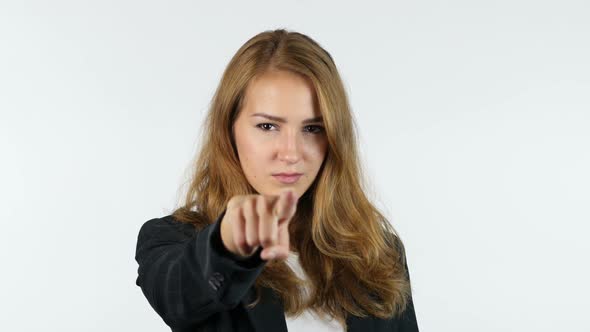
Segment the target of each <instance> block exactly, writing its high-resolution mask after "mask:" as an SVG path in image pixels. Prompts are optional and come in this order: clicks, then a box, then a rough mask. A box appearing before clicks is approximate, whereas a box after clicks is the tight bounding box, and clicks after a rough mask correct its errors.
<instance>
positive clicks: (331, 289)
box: [172, 29, 411, 326]
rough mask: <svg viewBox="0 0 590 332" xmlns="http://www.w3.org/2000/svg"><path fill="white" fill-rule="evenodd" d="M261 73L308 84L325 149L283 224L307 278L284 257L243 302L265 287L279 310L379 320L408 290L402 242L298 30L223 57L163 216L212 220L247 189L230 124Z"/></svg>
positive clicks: (337, 81) (320, 61)
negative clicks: (193, 152) (197, 138)
mask: <svg viewBox="0 0 590 332" xmlns="http://www.w3.org/2000/svg"><path fill="white" fill-rule="evenodd" d="M268 70H286V71H291V72H294V73H297V74H299V75H303V76H304V77H306V78H308V79H310V80H311V81H312V82H313V86H314V88H315V93H316V96H317V100H318V105H319V108H320V112H321V115H322V116H323V119H324V127H325V133H326V135H327V140H328V151H327V153H326V157H325V159H324V162H323V164H322V166H321V169H320V171H319V172H318V175H317V177H316V179H315V180H314V182H313V183H312V185H311V186H310V187H309V188H308V190H307V191H306V192H305V193H304V194H303V196H302V197H301V198H300V199H299V201H298V205H297V212H296V214H295V216H294V217H293V219H292V220H291V222H290V224H289V233H290V236H291V239H292V240H291V242H292V245H293V246H294V247H295V248H296V250H297V252H298V253H299V257H300V262H301V266H302V268H303V270H304V271H305V273H306V274H307V276H308V277H309V279H310V282H309V283H308V284H306V283H305V282H304V281H303V280H301V279H299V278H298V277H297V276H296V274H295V273H294V272H293V271H292V270H291V268H290V267H289V266H288V265H287V263H286V262H285V261H280V260H278V261H269V262H267V264H266V265H265V267H264V269H263V271H262V272H261V274H260V275H259V276H258V278H257V279H256V282H255V285H254V286H255V288H256V294H257V296H256V299H255V300H254V302H253V303H250V304H249V306H250V307H252V306H254V305H256V304H257V303H258V302H259V300H260V294H261V293H260V287H268V288H272V289H273V290H274V291H275V292H276V293H277V294H278V295H279V296H280V298H281V300H282V302H283V305H284V309H285V314H286V315H291V316H297V315H299V314H301V313H302V312H303V311H304V310H305V309H311V310H314V311H315V312H316V313H319V314H327V315H329V316H331V317H334V318H335V319H337V320H338V321H339V322H340V323H341V324H343V325H344V326H346V325H345V324H346V323H345V322H346V317H347V315H348V314H353V315H355V316H359V317H366V316H367V315H373V316H375V317H379V318H383V319H388V318H392V317H393V316H397V315H399V314H401V313H402V312H403V311H404V310H405V308H406V306H407V304H408V297H409V296H410V295H411V290H410V282H409V279H408V278H409V277H408V274H407V271H406V269H405V254H404V246H403V244H402V241H401V240H400V238H399V236H398V234H397V232H396V231H395V230H394V228H393V226H391V224H390V223H389V222H388V221H387V220H386V218H385V217H384V216H383V214H382V213H380V212H379V211H378V209H377V208H376V207H375V206H374V205H373V204H372V203H371V202H370V201H369V199H368V198H367V196H366V195H365V191H364V190H363V186H364V182H365V181H366V180H365V178H364V174H363V172H362V170H361V165H360V162H359V157H358V153H357V141H356V137H357V135H356V133H355V131H356V127H355V126H356V125H355V123H354V119H353V116H352V114H351V110H350V106H349V102H348V97H347V95H346V92H345V89H344V86H343V84H342V80H341V78H340V75H339V73H338V71H337V69H336V65H335V63H334V61H333V59H332V56H331V55H330V54H329V53H328V52H327V51H326V50H324V49H323V48H322V47H321V46H320V45H319V44H318V43H317V42H316V41H314V40H313V39H311V38H310V37H308V36H306V35H304V34H302V33H298V32H292V31H287V30H285V29H278V30H269V31H264V32H262V33H260V34H258V35H256V36H254V37H252V38H251V39H249V40H248V41H247V42H246V43H245V44H244V45H243V46H241V48H240V49H239V50H238V51H237V53H236V54H235V55H234V56H233V58H232V59H231V61H230V62H229V64H228V66H227V67H226V69H225V71H224V73H223V75H222V78H221V81H220V84H219V86H218V87H217V90H216V91H215V94H214V96H213V99H212V102H211V104H210V108H209V112H208V113H207V117H206V119H205V121H204V126H203V127H202V132H201V133H202V138H201V146H200V152H199V153H198V155H197V158H195V160H194V165H192V168H191V172H194V173H192V177H191V179H190V180H189V182H190V185H189V187H188V190H187V192H186V196H185V199H184V202H183V203H182V204H179V206H180V207H179V208H177V209H176V210H175V211H174V212H173V213H172V214H173V216H174V217H175V219H177V220H179V221H181V222H185V223H190V224H193V225H194V226H195V227H197V228H202V227H204V226H206V225H209V224H211V223H212V222H214V220H216V218H217V217H218V216H219V215H220V214H221V213H222V212H223V210H224V209H225V208H226V205H227V203H228V201H229V200H230V198H231V197H233V196H235V195H247V194H256V191H255V190H254V188H253V187H252V186H251V185H250V184H249V183H248V181H247V179H246V177H245V175H244V173H243V171H242V168H241V166H240V163H239V160H238V155H237V150H236V146H235V141H234V136H233V130H232V127H233V123H234V121H235V119H236V118H237V116H238V114H239V112H240V109H241V106H242V101H243V98H244V92H245V90H246V87H247V85H248V83H249V82H250V81H251V80H252V79H253V78H255V77H257V76H259V75H261V74H263V73H264V72H266V71H268ZM305 287H310V288H309V297H307V296H305V294H304V288H305Z"/></svg>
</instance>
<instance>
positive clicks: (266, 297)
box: [241, 286, 287, 332]
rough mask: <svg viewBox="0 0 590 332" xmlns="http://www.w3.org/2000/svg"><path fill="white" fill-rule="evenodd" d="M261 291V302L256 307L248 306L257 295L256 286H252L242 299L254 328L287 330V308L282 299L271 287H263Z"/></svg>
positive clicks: (278, 331) (279, 331) (284, 331)
mask: <svg viewBox="0 0 590 332" xmlns="http://www.w3.org/2000/svg"><path fill="white" fill-rule="evenodd" d="M260 291H261V294H260V296H261V298H260V302H258V303H257V304H256V306H254V308H252V309H248V308H246V304H248V303H251V302H253V301H254V299H255V297H256V292H255V290H254V286H252V287H250V289H249V290H248V293H247V294H246V296H244V298H243V299H242V301H241V303H242V305H243V306H244V310H245V311H246V313H247V314H248V317H249V318H250V322H251V323H252V326H253V327H254V330H255V331H277V332H287V322H286V321H285V309H284V307H283V303H282V302H281V299H280V298H279V297H278V296H277V295H276V294H275V293H274V292H273V291H272V289H270V288H266V287H262V288H261V290H260Z"/></svg>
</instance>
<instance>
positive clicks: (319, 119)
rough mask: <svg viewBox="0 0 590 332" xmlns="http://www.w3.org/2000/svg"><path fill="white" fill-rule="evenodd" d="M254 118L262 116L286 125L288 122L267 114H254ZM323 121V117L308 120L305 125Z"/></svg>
mask: <svg viewBox="0 0 590 332" xmlns="http://www.w3.org/2000/svg"><path fill="white" fill-rule="evenodd" d="M252 116H260V117H263V118H267V119H270V120H273V121H277V122H281V123H285V122H287V120H285V118H281V117H278V116H274V115H270V114H266V113H254V114H252ZM321 121H322V117H321V116H318V117H315V118H311V119H307V120H303V122H302V123H303V124H307V123H316V122H321Z"/></svg>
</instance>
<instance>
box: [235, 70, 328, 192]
mask: <svg viewBox="0 0 590 332" xmlns="http://www.w3.org/2000/svg"><path fill="white" fill-rule="evenodd" d="M233 130H234V138H235V142H236V147H237V150H238V155H239V159H240V164H241V166H242V170H243V171H244V174H245V175H246V178H247V180H248V182H249V183H250V184H251V185H252V187H254V189H255V190H256V191H257V192H258V193H259V194H264V195H278V194H280V193H281V192H282V191H284V190H286V189H292V190H293V193H294V194H295V196H296V197H297V198H299V197H301V196H302V195H303V194H304V193H305V191H306V190H307V189H308V188H309V186H310V185H311V184H312V183H313V181H314V179H315V178H316V175H317V174H318V171H319V169H320V167H321V165H322V162H323V161H324V157H325V156H326V151H327V147H328V143H327V138H326V134H325V132H324V127H323V123H322V121H321V114H320V112H319V110H318V108H317V104H316V96H315V91H314V89H313V85H312V83H311V82H310V81H308V80H307V79H306V78H304V77H302V76H299V75H297V74H294V73H291V72H288V71H270V72H267V73H265V74H264V75H262V76H260V77H258V78H257V79H255V80H253V81H251V82H250V84H249V85H248V87H247V89H246V92H245V99H244V104H243V105H242V109H241V111H240V114H239V115H238V117H237V119H236V121H235V122H234V128H233ZM279 173H297V174H300V176H298V177H281V176H279V175H278V174H279Z"/></svg>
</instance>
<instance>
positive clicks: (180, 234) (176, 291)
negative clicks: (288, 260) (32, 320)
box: [135, 211, 418, 332]
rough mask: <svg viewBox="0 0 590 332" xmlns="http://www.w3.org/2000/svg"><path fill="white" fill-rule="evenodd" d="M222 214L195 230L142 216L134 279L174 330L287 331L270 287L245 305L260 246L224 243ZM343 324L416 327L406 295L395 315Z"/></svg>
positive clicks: (357, 331)
mask: <svg viewBox="0 0 590 332" xmlns="http://www.w3.org/2000/svg"><path fill="white" fill-rule="evenodd" d="M224 214H225V211H224V212H223V213H222V214H221V215H220V216H219V217H218V218H217V220H216V221H215V223H213V224H210V225H207V226H205V227H204V228H202V229H200V230H197V229H196V228H195V227H194V226H193V225H190V224H185V223H181V222H179V221H177V220H176V219H174V218H173V217H172V215H168V216H165V217H162V218H154V219H150V220H148V221H146V222H145V223H144V224H143V225H142V227H141V229H140V231H139V235H138V238H137V248H136V253H135V260H136V261H137V262H138V264H139V268H138V271H137V272H138V276H137V280H136V285H138V286H140V287H141V290H142V292H143V294H144V295H145V297H146V298H147V300H148V302H149V303H150V305H151V306H152V308H153V309H154V310H155V311H156V312H157V313H158V315H160V317H161V318H162V319H163V320H164V322H165V323H166V324H167V325H168V326H169V327H170V328H171V330H172V331H173V332H181V331H182V332H185V331H210V332H213V331H215V332H229V331H244V332H246V331H248V332H250V331H252V332H254V331H256V332H258V331H272V332H275V331H277V332H287V324H286V322H285V313H284V308H283V306H282V303H281V301H280V298H279V297H278V296H277V295H276V294H275V293H274V291H272V289H270V288H262V289H261V291H262V293H261V297H262V298H261V300H260V302H259V303H258V304H257V305H256V306H255V307H254V308H252V309H247V308H246V307H245V304H247V303H250V302H252V300H254V298H255V295H256V294H255V290H254V287H253V284H254V282H255V280H256V277H257V276H258V275H259V274H260V272H262V269H263V267H264V265H265V263H266V261H265V260H263V259H261V258H260V251H262V248H259V249H258V251H257V252H256V253H255V254H254V255H253V256H251V257H248V258H247V259H245V260H244V259H241V260H240V259H238V257H237V256H235V255H233V254H232V253H231V252H230V251H228V250H227V249H226V248H225V246H224V245H223V243H222V242H221V234H220V224H221V220H222V218H223V216H224ZM406 270H407V264H406ZM408 277H409V273H408ZM346 324H347V327H348V331H349V332H361V331H362V332H370V331H388V332H393V331H412V332H414V331H418V325H417V322H416V314H415V312H414V304H413V301H412V299H411V297H410V302H409V306H408V307H407V310H406V311H405V312H404V313H403V314H402V315H401V316H400V317H398V318H392V319H387V320H384V319H379V318H376V317H374V316H369V317H365V318H361V317H356V316H353V315H349V316H348V317H347V319H346Z"/></svg>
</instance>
